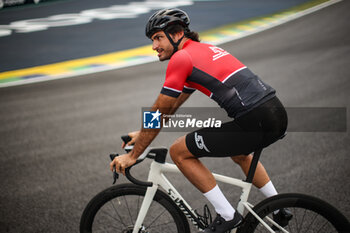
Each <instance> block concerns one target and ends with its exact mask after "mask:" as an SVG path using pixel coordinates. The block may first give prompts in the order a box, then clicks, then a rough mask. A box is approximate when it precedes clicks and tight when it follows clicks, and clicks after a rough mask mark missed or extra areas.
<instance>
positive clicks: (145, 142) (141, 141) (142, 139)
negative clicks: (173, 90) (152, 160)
mask: <svg viewBox="0 0 350 233" xmlns="http://www.w3.org/2000/svg"><path fill="white" fill-rule="evenodd" d="M190 95H191V94H186V93H183V92H182V93H181V94H180V95H179V96H178V97H177V98H174V97H170V96H167V95H163V94H159V96H158V98H157V100H156V102H155V103H154V104H153V106H152V108H151V111H157V110H158V109H159V112H161V113H162V115H164V114H165V115H172V114H174V113H175V112H176V110H177V109H178V108H179V107H180V106H181V105H182V104H183V103H184V102H185V101H186V100H187V99H188V97H189V96H190ZM165 120H166V121H167V120H168V118H167V119H165ZM159 131H160V129H141V131H140V134H139V136H138V138H137V140H136V142H135V146H134V149H133V150H132V151H131V152H132V153H131V156H132V157H133V158H136V159H137V158H138V157H139V156H140V155H141V154H142V152H143V151H144V150H145V149H146V148H147V147H148V146H149V145H150V144H151V142H152V141H153V139H154V138H155V137H156V136H157V135H158V133H159Z"/></svg>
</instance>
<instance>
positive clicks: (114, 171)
mask: <svg viewBox="0 0 350 233" xmlns="http://www.w3.org/2000/svg"><path fill="white" fill-rule="evenodd" d="M117 156H119V154H110V155H109V157H110V158H111V160H112V161H113V160H114V158H115V157H117ZM118 178H119V174H118V173H117V170H116V169H115V166H114V167H113V184H115V182H116V181H117V180H118Z"/></svg>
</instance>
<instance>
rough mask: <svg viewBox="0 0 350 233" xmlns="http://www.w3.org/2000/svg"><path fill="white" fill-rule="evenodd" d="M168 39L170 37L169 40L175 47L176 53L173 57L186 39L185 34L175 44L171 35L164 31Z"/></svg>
mask: <svg viewBox="0 0 350 233" xmlns="http://www.w3.org/2000/svg"><path fill="white" fill-rule="evenodd" d="M164 33H165V35H166V37H168V40H169V41H170V43H171V44H172V45H173V47H174V51H173V53H172V54H171V55H173V54H174V53H176V52H177V51H178V50H179V44H180V43H181V41H182V39H183V38H184V37H185V34H184V35H183V36H182V37H181V38H180V39H179V40H178V41H177V42H176V43H175V42H174V41H173V39H172V38H171V37H170V35H169V33H168V32H166V31H164Z"/></svg>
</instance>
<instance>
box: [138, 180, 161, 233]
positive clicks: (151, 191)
mask: <svg viewBox="0 0 350 233" xmlns="http://www.w3.org/2000/svg"><path fill="white" fill-rule="evenodd" d="M157 189H158V185H155V184H153V185H152V187H148V188H147V190H146V194H145V198H144V199H143V202H142V204H141V208H140V211H139V214H138V216H137V219H136V222H135V225H134V230H133V231H132V232H133V233H138V232H139V230H140V229H141V227H142V223H143V220H144V219H145V217H146V215H147V212H148V209H149V207H150V206H151V203H152V201H153V198H154V195H155V194H156V192H157Z"/></svg>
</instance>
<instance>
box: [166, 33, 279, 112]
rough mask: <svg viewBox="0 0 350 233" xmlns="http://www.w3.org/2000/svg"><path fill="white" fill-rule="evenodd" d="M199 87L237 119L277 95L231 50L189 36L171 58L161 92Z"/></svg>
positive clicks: (177, 91) (170, 94)
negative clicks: (230, 52)
mask: <svg viewBox="0 0 350 233" xmlns="http://www.w3.org/2000/svg"><path fill="white" fill-rule="evenodd" d="M196 89H197V90H199V91H201V92H203V93H204V94H206V95H207V96H209V97H210V98H212V99H213V100H215V101H216V102H217V103H218V104H219V105H220V106H221V107H222V108H224V109H225V110H226V111H227V113H228V115H229V116H230V117H234V118H236V117H239V116H242V115H244V114H245V113H247V112H249V111H250V110H252V109H253V108H255V107H256V106H258V105H260V104H262V103H264V102H265V101H267V100H269V99H271V98H272V97H274V96H275V90H274V89H273V88H272V87H270V86H269V85H267V84H266V83H264V82H263V81H262V80H261V79H260V78H259V77H258V76H256V75H255V74H253V73H252V72H251V71H250V70H249V69H248V68H247V67H246V66H245V65H244V64H243V63H241V62H240V61H239V60H238V59H236V58H235V57H234V56H232V55H231V54H229V53H228V52H227V51H225V50H223V49H221V48H218V47H216V46H213V45H210V44H205V43H200V42H195V41H192V40H190V39H189V40H187V41H186V42H185V44H184V46H183V48H182V49H181V50H179V51H177V52H176V53H175V54H174V55H173V56H172V57H171V59H170V61H169V64H168V68H167V71H166V78H165V82H164V85H163V88H162V90H161V93H162V94H164V95H168V96H172V97H178V96H179V95H180V93H181V92H184V93H192V92H193V91H195V90H196Z"/></svg>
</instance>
